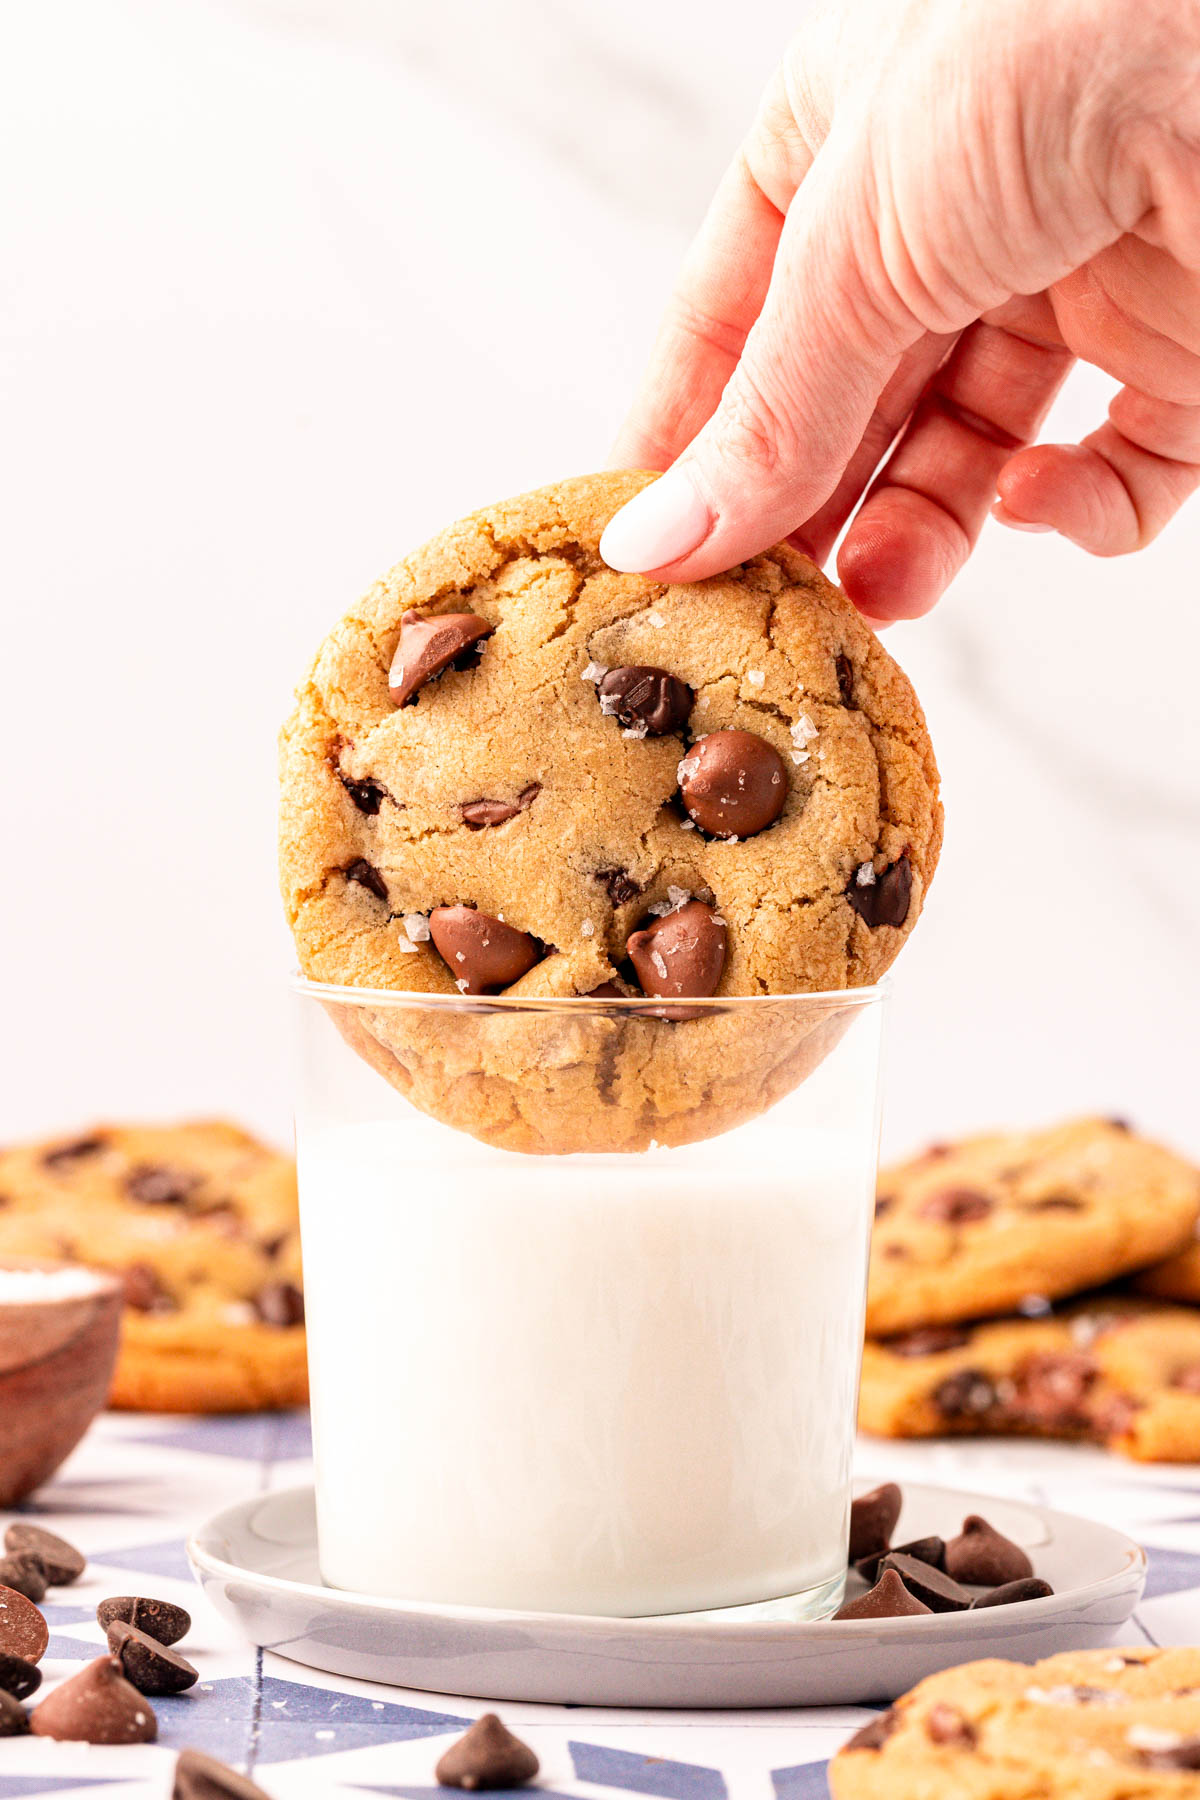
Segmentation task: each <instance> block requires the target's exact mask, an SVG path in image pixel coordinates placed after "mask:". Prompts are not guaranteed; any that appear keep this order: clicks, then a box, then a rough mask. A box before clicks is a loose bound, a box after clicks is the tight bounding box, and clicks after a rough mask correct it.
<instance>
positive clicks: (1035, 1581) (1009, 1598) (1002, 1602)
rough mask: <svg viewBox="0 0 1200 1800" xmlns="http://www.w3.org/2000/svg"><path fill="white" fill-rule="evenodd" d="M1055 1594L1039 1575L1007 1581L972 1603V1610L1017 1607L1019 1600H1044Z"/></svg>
mask: <svg viewBox="0 0 1200 1800" xmlns="http://www.w3.org/2000/svg"><path fill="white" fill-rule="evenodd" d="M1053 1592H1054V1589H1053V1588H1052V1587H1051V1586H1050V1583H1049V1582H1048V1581H1043V1580H1042V1579H1041V1577H1040V1576H1038V1575H1027V1576H1026V1577H1025V1579H1024V1580H1023V1581H1006V1582H1004V1583H1002V1585H1001V1586H1000V1587H996V1588H993V1589H992V1591H991V1593H990V1594H981V1595H980V1596H979V1598H978V1600H975V1601H973V1602H972V1606H971V1610H972V1612H974V1610H975V1608H976V1607H979V1606H1015V1605H1016V1604H1017V1602H1018V1601H1019V1600H1044V1599H1045V1598H1046V1596H1047V1594H1052V1593H1053Z"/></svg>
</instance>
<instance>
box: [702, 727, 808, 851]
mask: <svg viewBox="0 0 1200 1800" xmlns="http://www.w3.org/2000/svg"><path fill="white" fill-rule="evenodd" d="M679 792H680V797H681V798H682V800H683V804H684V807H685V809H686V811H687V814H688V817H689V818H691V819H694V820H695V822H696V824H697V825H698V826H699V827H700V829H701V831H706V832H707V833H708V835H709V836H710V837H724V838H738V839H741V838H748V837H754V836H756V834H757V833H758V832H760V831H765V830H766V828H767V826H768V825H773V824H774V823H775V821H776V819H777V818H778V817H779V815H780V813H781V812H782V811H783V809H784V807H785V806H786V804H787V796H788V779H787V768H786V765H785V764H784V760H783V758H782V756H780V754H779V752H778V750H776V748H775V746H774V745H773V744H768V742H767V740H766V739H765V738H760V737H756V736H755V734H754V733H753V732H752V731H712V732H710V733H709V734H708V736H707V737H702V738H697V740H696V742H695V743H694V744H693V745H692V747H691V749H690V750H689V751H688V753H687V755H686V756H685V757H683V759H682V760H681V762H680V764H679Z"/></svg>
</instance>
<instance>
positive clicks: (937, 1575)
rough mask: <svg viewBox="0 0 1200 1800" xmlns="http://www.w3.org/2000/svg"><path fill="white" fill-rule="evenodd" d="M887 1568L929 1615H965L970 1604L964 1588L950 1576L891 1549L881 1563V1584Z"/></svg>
mask: <svg viewBox="0 0 1200 1800" xmlns="http://www.w3.org/2000/svg"><path fill="white" fill-rule="evenodd" d="M948 1548H949V1546H948V1545H947V1549H948ZM889 1569H890V1570H891V1571H893V1573H895V1574H896V1575H899V1577H900V1579H901V1580H902V1581H903V1583H904V1585H905V1587H906V1588H907V1589H908V1591H909V1593H910V1594H915V1595H916V1597H917V1599H918V1600H920V1601H921V1603H922V1605H924V1606H927V1607H928V1608H929V1610H930V1612H939V1613H940V1612H966V1610H967V1608H968V1607H969V1606H970V1604H971V1596H970V1594H968V1592H967V1590H966V1588H964V1587H960V1586H959V1584H958V1582H957V1581H953V1580H951V1578H950V1576H949V1575H943V1574H942V1572H941V1570H940V1569H934V1568H932V1567H931V1566H930V1565H929V1563H923V1562H918V1560H917V1558H916V1557H915V1556H905V1555H903V1553H902V1552H900V1551H897V1550H890V1551H889V1552H888V1554H887V1555H886V1556H885V1557H884V1559H883V1562H882V1563H881V1564H880V1576H879V1579H880V1580H881V1581H882V1580H883V1577H884V1575H886V1574H887V1572H888V1571H889Z"/></svg>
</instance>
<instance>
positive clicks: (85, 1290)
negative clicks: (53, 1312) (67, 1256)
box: [0, 1269, 105, 1306]
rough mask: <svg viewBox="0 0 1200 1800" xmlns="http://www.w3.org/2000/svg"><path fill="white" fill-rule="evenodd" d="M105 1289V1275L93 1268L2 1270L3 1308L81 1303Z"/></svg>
mask: <svg viewBox="0 0 1200 1800" xmlns="http://www.w3.org/2000/svg"><path fill="white" fill-rule="evenodd" d="M104 1286H105V1282H104V1278H103V1276H99V1275H96V1274H94V1273H93V1271H92V1270H91V1269H0V1306H22V1305H28V1303H29V1302H30V1301H31V1300H32V1301H34V1302H36V1303H41V1302H43V1301H51V1300H78V1299H79V1298H80V1297H81V1296H82V1295H84V1294H97V1293H99V1292H100V1291H101V1290H102V1289H103V1287H104Z"/></svg>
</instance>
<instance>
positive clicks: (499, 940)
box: [429, 906, 541, 994]
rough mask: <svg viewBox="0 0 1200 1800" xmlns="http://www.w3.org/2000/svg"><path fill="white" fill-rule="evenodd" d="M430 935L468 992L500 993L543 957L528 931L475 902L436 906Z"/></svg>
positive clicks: (459, 986) (459, 982)
mask: <svg viewBox="0 0 1200 1800" xmlns="http://www.w3.org/2000/svg"><path fill="white" fill-rule="evenodd" d="M429 935H430V937H431V938H432V939H433V947H434V949H435V950H436V951H437V953H438V955H439V956H440V957H441V959H442V961H443V962H444V963H445V965H446V967H447V968H448V969H449V971H450V973H451V975H453V977H454V980H455V984H456V985H457V986H458V988H459V991H460V993H464V994H497V993H499V992H500V990H501V989H502V988H506V987H511V986H512V984H513V982H514V981H519V980H520V979H521V976H522V975H526V974H528V972H529V970H530V969H532V968H533V966H534V964H535V963H536V962H539V961H540V960H541V959H540V957H539V956H538V949H537V944H536V942H535V941H534V939H533V938H532V937H531V936H530V935H529V933H528V932H527V931H517V930H515V929H514V927H513V926H511V925H506V924H505V923H504V921H503V920H502V919H494V918H493V917H492V915H491V914H490V913H485V912H479V911H478V910H477V909H476V908H475V907H473V906H435V907H434V909H433V911H432V912H431V913H430V915H429Z"/></svg>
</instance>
